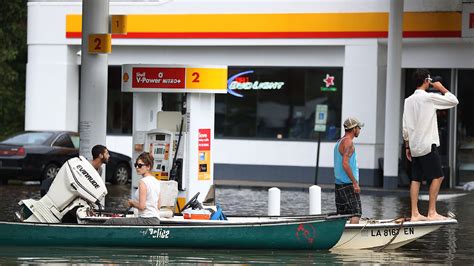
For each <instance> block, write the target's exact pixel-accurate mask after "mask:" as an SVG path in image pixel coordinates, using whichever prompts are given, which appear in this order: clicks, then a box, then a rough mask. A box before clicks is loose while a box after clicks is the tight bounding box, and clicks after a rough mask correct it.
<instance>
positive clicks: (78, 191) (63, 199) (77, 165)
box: [16, 156, 107, 223]
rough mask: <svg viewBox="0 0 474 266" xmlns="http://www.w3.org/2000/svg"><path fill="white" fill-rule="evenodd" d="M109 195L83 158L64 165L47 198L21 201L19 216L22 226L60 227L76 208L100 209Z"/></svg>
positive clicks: (97, 174) (98, 176) (101, 181)
mask: <svg viewBox="0 0 474 266" xmlns="http://www.w3.org/2000/svg"><path fill="white" fill-rule="evenodd" d="M105 195H107V188H106V187H105V184H104V181H103V180H102V178H101V176H100V175H99V173H97V171H96V170H95V169H94V167H93V166H92V165H91V164H90V162H89V161H87V159H86V158H84V157H83V156H79V157H75V158H72V159H69V160H68V161H66V162H65V163H64V164H63V166H62V167H61V169H59V171H58V173H57V175H56V177H55V179H54V181H53V183H52V184H51V187H50V189H49V191H48V193H47V194H46V195H45V196H44V197H42V198H41V199H40V200H34V199H26V200H21V201H20V202H19V203H18V204H19V205H20V206H21V209H20V211H18V212H16V216H17V218H18V219H19V220H20V221H22V222H40V223H60V222H61V220H62V218H63V217H64V215H66V214H67V213H68V212H69V211H71V210H72V209H74V208H76V207H81V206H87V205H97V206H100V202H101V201H102V200H103V199H104V198H105Z"/></svg>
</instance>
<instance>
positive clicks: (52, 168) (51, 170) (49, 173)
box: [43, 163, 59, 180]
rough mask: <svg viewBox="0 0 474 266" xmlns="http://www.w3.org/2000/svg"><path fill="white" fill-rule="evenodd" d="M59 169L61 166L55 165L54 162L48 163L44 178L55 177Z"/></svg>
mask: <svg viewBox="0 0 474 266" xmlns="http://www.w3.org/2000/svg"><path fill="white" fill-rule="evenodd" d="M58 171H59V167H58V166H57V165H55V164H54V163H51V164H48V165H46V167H45V168H44V171H43V180H46V179H47V178H52V179H54V178H55V177H56V174H57V173H58Z"/></svg>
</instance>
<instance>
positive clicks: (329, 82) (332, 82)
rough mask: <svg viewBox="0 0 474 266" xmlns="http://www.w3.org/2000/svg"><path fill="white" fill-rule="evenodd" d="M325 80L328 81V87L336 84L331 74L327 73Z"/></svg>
mask: <svg viewBox="0 0 474 266" xmlns="http://www.w3.org/2000/svg"><path fill="white" fill-rule="evenodd" d="M323 81H324V83H326V88H329V87H331V86H334V76H330V75H329V74H326V78H325V79H323Z"/></svg>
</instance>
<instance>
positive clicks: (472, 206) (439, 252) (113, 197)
mask: <svg viewBox="0 0 474 266" xmlns="http://www.w3.org/2000/svg"><path fill="white" fill-rule="evenodd" d="M108 190H109V194H108V195H107V199H106V207H121V206H122V204H123V202H124V201H125V200H126V199H127V198H128V196H129V194H130V190H129V187H127V186H108ZM444 193H460V192H459V191H444ZM39 196H40V195H39V186H38V185H8V186H0V220H2V221H14V212H15V211H16V209H17V206H18V205H17V202H18V201H19V200H21V199H26V198H39ZM267 197H268V193H267V190H265V189H249V188H224V187H222V188H217V189H216V201H217V202H218V203H219V204H220V205H221V207H222V208H223V210H224V213H225V214H226V215H266V213H267ZM361 199H362V208H363V216H364V217H370V218H387V219H388V218H397V217H406V216H408V215H409V211H410V209H409V198H408V194H407V193H370V192H366V193H363V194H362V195H361ZM322 202H323V204H322V211H323V213H327V212H334V211H335V207H334V195H333V192H331V191H327V192H323V193H322ZM419 206H420V209H421V210H422V211H425V212H426V210H427V208H428V202H427V201H420V205H419ZM308 210H309V208H308V191H307V190H306V191H303V190H285V189H282V191H281V215H302V214H307V213H308ZM438 210H439V212H440V213H442V214H446V213H447V212H448V211H451V212H453V213H455V214H456V216H457V217H456V218H457V219H458V222H459V224H458V225H454V226H445V227H442V228H441V229H440V230H438V231H435V232H433V233H431V234H429V235H427V236H424V237H422V238H421V239H418V240H417V241H415V242H412V243H410V244H408V245H406V246H403V247H401V248H398V249H396V250H391V251H390V250H385V251H371V250H362V251H344V252H343V251H337V252H334V251H291V250H290V251H280V250H226V249H221V250H208V249H202V250H200V249H162V248H116V247H114V248H102V247H101V248H97V247H94V248H92V247H84V248H77V247H74V248H71V247H1V248H0V264H2V265H3V264H43V263H55V264H109V265H110V264H152V265H163V264H169V263H172V264H176V263H186V264H223V263H225V264H228V263H232V264H251V263H252V264H253V263H264V264H316V263H317V264H320V263H324V264H326V263H327V264H333V263H355V264H389V263H403V264H405V263H428V264H463V265H466V264H472V263H473V261H474V259H473V257H474V256H473V255H474V252H473V250H474V224H473V223H472V219H473V218H474V193H472V192H471V193H468V194H467V195H464V196H460V197H455V198H451V199H447V200H441V201H439V202H438ZM209 241H212V239H210V240H209Z"/></svg>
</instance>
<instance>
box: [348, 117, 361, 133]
mask: <svg viewBox="0 0 474 266" xmlns="http://www.w3.org/2000/svg"><path fill="white" fill-rule="evenodd" d="M363 126H364V123H362V122H360V121H359V119H357V118H355V117H349V118H347V119H346V121H344V129H346V130H349V129H353V128H355V127H363Z"/></svg>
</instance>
